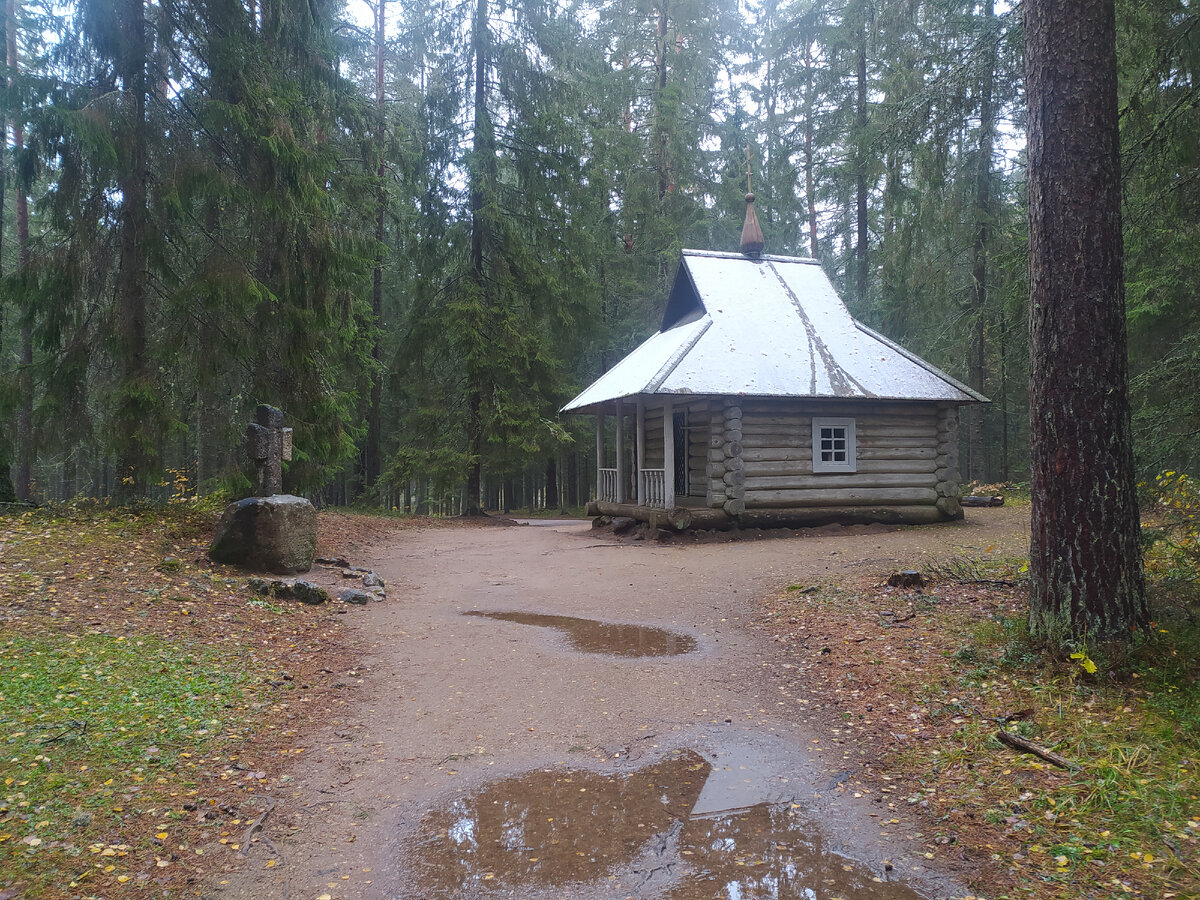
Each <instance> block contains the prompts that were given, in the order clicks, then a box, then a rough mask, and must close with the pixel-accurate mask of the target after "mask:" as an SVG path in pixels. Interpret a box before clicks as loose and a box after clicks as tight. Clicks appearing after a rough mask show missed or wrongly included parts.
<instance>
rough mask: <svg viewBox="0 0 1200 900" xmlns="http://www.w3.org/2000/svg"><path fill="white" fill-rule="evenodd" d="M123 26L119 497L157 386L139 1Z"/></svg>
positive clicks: (146, 440) (130, 477)
mask: <svg viewBox="0 0 1200 900" xmlns="http://www.w3.org/2000/svg"><path fill="white" fill-rule="evenodd" d="M124 11H125V16H124V17H123V22H124V25H125V28H126V31H127V34H126V41H127V43H125V44H124V45H123V47H122V50H121V53H120V58H119V59H118V60H116V64H117V71H118V72H119V74H120V76H121V84H122V89H123V91H124V93H125V95H126V96H127V97H128V98H129V100H130V102H131V103H132V116H131V117H130V125H129V129H128V144H127V147H126V151H125V152H126V154H127V156H126V158H125V160H124V161H123V165H122V166H121V167H120V172H119V174H118V178H117V182H118V187H119V189H120V192H121V225H120V235H121V238H120V241H121V245H120V246H121V249H120V263H119V268H118V271H117V279H116V320H117V348H116V352H117V353H118V354H119V355H120V367H121V386H120V395H119V397H118V399H117V402H116V411H115V422H114V431H115V436H116V444H117V475H118V481H119V485H120V488H119V495H120V496H121V497H122V498H123V499H130V498H132V497H137V496H144V495H145V493H146V488H147V487H148V479H149V477H150V468H151V465H152V463H153V458H154V450H153V447H154V440H153V438H152V436H151V432H152V426H151V421H150V420H151V412H152V407H153V403H154V401H153V397H154V396H155V394H156V387H155V385H154V384H153V378H152V374H151V372H150V365H149V358H148V352H147V342H146V331H147V309H146V246H145V244H146V236H147V210H146V202H147V197H148V185H147V179H148V172H147V149H146V145H147V142H148V141H147V138H148V136H147V133H146V132H147V122H146V93H147V79H146V54H147V50H148V48H149V45H148V43H147V40H146V9H145V5H144V0H126V2H125V10H124Z"/></svg>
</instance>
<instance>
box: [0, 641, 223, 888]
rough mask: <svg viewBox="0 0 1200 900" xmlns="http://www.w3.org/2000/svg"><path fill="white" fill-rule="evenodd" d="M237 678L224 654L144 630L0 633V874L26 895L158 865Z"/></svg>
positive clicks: (165, 858)
mask: <svg viewBox="0 0 1200 900" xmlns="http://www.w3.org/2000/svg"><path fill="white" fill-rule="evenodd" d="M245 680H246V675H245V673H244V670H243V669H242V668H241V667H240V666H238V665H237V661H236V660H232V659H229V658H228V656H227V655H223V654H222V655H218V654H214V653H212V652H211V651H204V650H198V651H193V650H191V649H189V648H187V647H185V646H178V645H171V644H165V643H163V642H161V641H158V640H155V639H153V638H151V637H149V636H146V637H141V638H136V639H134V638H125V637H113V636H111V635H102V634H85V635H81V636H69V635H61V634H60V635H46V636H39V637H27V636H24V635H22V634H17V633H13V632H11V631H8V632H0V747H2V752H3V754H4V758H3V759H0V781H3V784H4V791H3V806H0V814H2V815H3V826H2V827H3V832H0V844H3V846H4V850H6V851H7V852H6V853H3V860H4V861H3V864H2V867H0V870H2V871H3V872H4V874H5V876H6V879H7V880H9V881H10V882H20V883H22V884H23V885H24V887H25V889H26V890H27V891H28V892H29V894H30V895H36V894H38V893H40V892H41V891H43V890H46V889H49V888H51V887H55V886H59V887H62V886H68V887H76V886H79V885H81V884H83V883H86V882H87V881H89V880H92V879H94V878H95V876H96V874H97V871H98V872H99V874H104V875H108V876H111V877H112V878H115V879H117V880H118V883H124V882H125V881H127V880H132V879H136V878H137V875H138V873H137V872H136V871H133V870H132V868H130V867H129V866H128V863H129V862H132V861H133V860H139V861H141V862H143V863H144V862H146V861H148V858H149V857H150V856H153V857H154V860H155V868H156V869H157V868H167V867H169V866H170V865H171V856H172V855H173V853H178V852H179V851H186V849H187V847H186V846H172V842H171V832H172V830H173V829H172V827H171V825H172V820H173V819H178V818H180V816H181V812H180V810H181V809H182V804H183V803H184V802H186V799H185V798H187V797H192V796H195V795H196V794H197V793H198V791H197V789H196V785H197V779H196V776H195V772H196V770H197V767H198V766H200V765H201V764H203V762H204V761H205V760H206V758H207V757H208V755H209V754H210V753H213V752H215V751H216V750H217V749H218V748H220V747H222V746H223V745H224V744H225V743H226V742H227V739H226V735H227V733H228V732H227V729H228V728H229V726H230V724H231V717H230V716H229V714H228V712H227V711H226V708H227V707H239V706H240V707H243V708H244V705H245V704H244V697H243V691H242V686H243V685H244V683H245ZM160 807H165V808H160ZM122 848H123V849H122ZM106 851H111V852H106ZM147 874H148V873H147ZM146 880H149V879H143V881H146Z"/></svg>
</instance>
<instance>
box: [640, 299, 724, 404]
mask: <svg viewBox="0 0 1200 900" xmlns="http://www.w3.org/2000/svg"><path fill="white" fill-rule="evenodd" d="M704 320H706V321H704V327H703V328H699V329H697V330H696V333H695V334H694V335H692V336H691V337H690V338H688V340H686V341H684V342H683V343H682V344H680V345H679V346H678V347H676V348H675V352H674V353H672V354H671V355H670V356H669V357H668V358H667V361H666V362H665V363H663V364H662V367H661V368H660V369H659V370H658V371H657V372H655V373H654V377H653V378H651V379H650V380H649V381H648V382H646V390H647V392H648V393H651V394H654V393H657V392H658V389H659V388H660V387H662V386H663V382H665V381H666V380H667V379H668V378H670V377H671V373H672V372H674V371H675V370H676V369H677V368H678V367H679V364H680V363H681V362H683V359H684V357H685V356H687V355H688V354H689V353H691V352H692V348H693V347H695V346H696V342H697V341H699V340H700V338H702V337H704V334H705V332H707V331H708V329H710V328H712V324H713V319H712V316H710V315H709V314H708V313H707V312H705V314H704ZM697 321H701V320H697ZM675 327H676V328H678V327H679V326H678V325H677V326H675Z"/></svg>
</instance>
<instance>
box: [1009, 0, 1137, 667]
mask: <svg viewBox="0 0 1200 900" xmlns="http://www.w3.org/2000/svg"><path fill="white" fill-rule="evenodd" d="M1025 35H1026V38H1025V39H1026V72H1027V84H1028V91H1029V276H1030V286H1029V287H1030V290H1029V293H1030V298H1029V299H1030V340H1031V344H1032V351H1031V368H1030V418H1031V422H1032V424H1031V455H1032V469H1033V481H1032V495H1033V529H1032V538H1031V543H1030V575H1031V590H1030V598H1029V604H1030V610H1029V621H1030V630H1031V632H1032V633H1033V634H1034V635H1035V636H1037V637H1038V638H1040V639H1042V640H1043V641H1045V642H1047V643H1048V644H1050V645H1052V646H1055V647H1063V646H1069V645H1071V644H1072V643H1073V642H1083V641H1088V640H1118V641H1124V640H1128V639H1129V638H1130V636H1131V634H1132V633H1133V632H1136V631H1138V630H1141V629H1144V628H1146V626H1147V625H1148V623H1149V613H1148V610H1147V607H1146V601H1145V596H1144V593H1143V582H1142V564H1141V548H1140V543H1139V529H1138V509H1137V497H1136V493H1135V488H1134V478H1133V447H1132V438H1131V434H1130V420H1129V415H1130V413H1129V403H1128V393H1127V390H1128V385H1127V374H1126V371H1127V364H1126V350H1125V318H1124V316H1125V304H1124V296H1123V280H1122V248H1121V213H1120V158H1119V141H1118V132H1117V61H1116V34H1115V16H1114V8H1113V4H1112V2H1106V3H1095V4H1091V5H1088V6H1087V7H1080V6H1078V4H1075V3H1071V2H1069V0H1034V2H1030V3H1027V5H1026V10H1025Z"/></svg>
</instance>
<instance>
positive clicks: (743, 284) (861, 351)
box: [563, 250, 987, 412]
mask: <svg viewBox="0 0 1200 900" xmlns="http://www.w3.org/2000/svg"><path fill="white" fill-rule="evenodd" d="M654 394H685V395H686V394H700V395H735V396H737V395H745V396H755V397H814V398H816V397H821V398H837V399H845V398H854V397H862V398H878V399H894V400H946V401H950V402H954V403H972V402H986V400H987V398H986V397H984V396H983V395H981V394H979V393H977V392H976V391H973V390H972V389H971V388H969V387H967V386H966V385H964V384H961V383H960V382H958V381H955V380H954V379H953V378H951V377H950V376H949V375H947V374H946V373H945V372H942V371H941V370H939V369H937V368H935V367H934V366H931V365H930V364H929V363H927V362H925V361H924V360H922V359H920V358H919V357H917V356H916V355H914V354H912V353H909V352H908V351H907V350H905V349H904V348H903V347H901V346H899V345H898V344H895V343H893V342H892V341H890V340H888V339H887V338H885V337H884V336H883V335H881V334H879V333H877V332H875V331H872V330H871V329H870V328H868V327H866V326H865V325H863V324H862V323H860V322H857V321H855V320H854V319H853V318H852V317H851V316H850V313H849V312H848V311H847V310H846V307H845V305H843V303H842V301H841V300H840V299H839V298H838V296H837V293H836V292H835V291H834V289H833V285H832V284H830V282H829V279H828V278H827V277H826V276H825V273H824V272H823V271H822V270H821V267H820V266H819V265H818V264H817V263H816V261H814V260H811V259H796V258H792V257H786V256H762V257H760V258H759V259H750V258H748V257H746V256H743V255H742V254H740V253H716V252H708V251H702V250H684V251H683V259H682V261H681V262H680V266H679V270H678V271H677V273H676V275H675V283H674V285H673V286H672V288H671V294H670V297H669V298H668V300H667V310H666V314H665V315H664V317H663V324H662V329H661V330H660V331H659V332H658V333H657V334H655V335H653V336H652V337H650V338H649V339H647V340H646V341H645V342H644V343H643V344H642V345H641V346H639V347H638V348H637V349H636V350H634V351H633V352H632V353H630V354H629V355H628V356H626V357H625V358H624V359H623V360H621V361H620V362H619V363H618V364H617V365H616V366H614V367H613V368H612V369H610V370H609V371H608V372H606V373H605V374H604V375H602V376H601V377H600V378H599V379H597V380H596V381H595V382H593V383H592V384H591V386H589V387H588V388H587V389H586V390H584V391H583V393H581V394H580V395H579V396H578V397H576V398H575V399H574V400H572V401H571V402H570V403H568V404H567V405H566V406H564V407H563V412H595V411H598V410H599V408H600V406H601V405H602V404H606V403H608V402H610V401H612V400H617V399H620V398H622V397H634V396H638V395H654Z"/></svg>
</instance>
